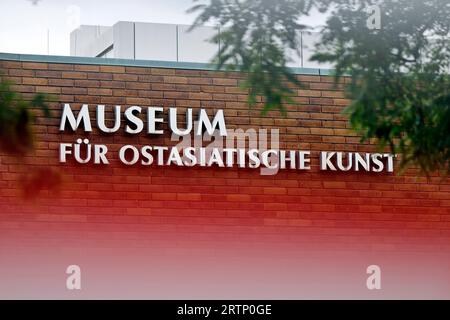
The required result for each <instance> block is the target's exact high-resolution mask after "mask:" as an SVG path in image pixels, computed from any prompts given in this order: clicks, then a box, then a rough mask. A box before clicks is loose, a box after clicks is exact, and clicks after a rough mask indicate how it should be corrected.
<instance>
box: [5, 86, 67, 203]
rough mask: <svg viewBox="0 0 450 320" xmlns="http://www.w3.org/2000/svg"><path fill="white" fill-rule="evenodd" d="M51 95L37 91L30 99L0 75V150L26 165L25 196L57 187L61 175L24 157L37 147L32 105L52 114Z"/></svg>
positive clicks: (22, 184)
mask: <svg viewBox="0 0 450 320" xmlns="http://www.w3.org/2000/svg"><path fill="white" fill-rule="evenodd" d="M50 99H51V97H50V96H48V95H45V94H43V93H38V94H36V95H34V96H33V98H32V99H31V100H25V99H24V98H23V97H22V95H20V94H19V93H17V92H15V91H14V90H13V89H12V83H11V82H9V81H7V80H5V79H4V78H3V77H0V151H1V152H2V153H3V154H11V155H13V156H16V157H17V159H18V160H17V164H16V165H18V166H20V165H25V166H27V170H25V174H24V176H23V177H22V180H21V181H19V182H20V183H21V186H22V191H23V194H24V196H25V198H35V197H37V195H39V193H40V192H41V190H43V189H47V190H51V191H53V192H54V191H57V187H58V186H59V184H60V183H61V176H60V174H59V172H57V171H56V170H55V169H53V168H49V167H41V166H30V165H26V164H23V163H22V162H21V159H22V157H23V156H25V155H26V153H27V152H29V151H32V150H33V147H34V139H33V130H32V124H33V118H34V116H33V109H37V110H42V111H43V112H44V115H45V116H46V117H48V116H50V110H49V108H48V104H47V101H49V100H50Z"/></svg>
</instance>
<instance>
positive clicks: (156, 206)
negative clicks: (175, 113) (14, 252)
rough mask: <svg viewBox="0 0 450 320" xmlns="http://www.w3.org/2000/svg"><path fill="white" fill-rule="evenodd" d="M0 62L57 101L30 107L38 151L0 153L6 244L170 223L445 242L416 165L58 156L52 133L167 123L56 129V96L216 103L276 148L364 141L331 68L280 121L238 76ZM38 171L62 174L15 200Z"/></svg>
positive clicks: (446, 217)
mask: <svg viewBox="0 0 450 320" xmlns="http://www.w3.org/2000/svg"><path fill="white" fill-rule="evenodd" d="M0 68H1V69H2V70H3V73H4V74H6V75H7V77H8V78H9V79H10V80H12V81H13V82H14V83H15V84H16V85H14V89H15V90H17V91H19V92H21V93H23V95H24V97H25V98H30V97H32V96H33V94H35V93H37V92H45V93H49V94H51V95H53V97H54V98H55V99H56V102H52V103H51V109H52V111H53V112H52V116H51V118H45V117H43V116H42V114H41V113H39V112H38V114H37V116H36V125H35V126H34V131H35V138H36V143H35V151H33V152H30V153H29V154H28V155H26V156H25V157H20V158H18V157H14V156H11V155H7V154H1V155H0V187H1V190H0V208H1V209H0V212H1V214H0V233H1V234H2V236H1V237H2V239H3V241H4V242H3V243H6V242H7V241H8V239H13V238H14V239H16V237H20V238H21V239H22V241H23V242H22V243H29V244H31V243H33V244H35V243H37V242H39V240H40V239H41V238H45V232H50V231H51V232H54V234H56V235H61V236H64V237H68V238H70V239H71V240H73V241H74V242H76V241H79V240H81V241H82V240H86V239H96V240H97V243H99V244H100V243H101V241H106V240H105V239H108V241H112V242H114V241H117V243H122V244H123V241H125V239H128V240H130V243H138V242H139V241H137V240H136V239H141V240H142V238H143V237H144V238H145V239H148V238H151V237H153V240H155V239H159V240H160V241H163V239H164V238H163V236H162V235H163V234H165V233H166V232H174V233H186V234H189V235H190V239H196V237H198V238H199V239H206V240H208V239H218V240H221V239H225V238H226V239H228V240H229V239H232V238H233V234H240V235H241V236H246V237H247V238H248V239H249V240H253V241H259V240H260V238H262V237H263V236H264V237H267V238H265V239H271V241H277V239H278V240H279V239H283V237H287V235H289V236H290V237H291V238H290V241H292V242H295V241H294V240H295V239H297V238H296V237H298V238H301V239H303V240H304V239H305V237H306V238H307V239H308V245H309V246H315V245H318V244H320V243H321V242H322V240H324V239H328V238H329V237H330V236H333V237H335V238H334V239H340V240H342V242H343V243H346V244H348V245H351V246H354V247H356V248H360V247H361V248H363V247H364V248H366V247H370V248H375V249H376V248H379V249H386V248H388V249H389V248H393V247H395V246H396V245H397V244H402V245H405V246H408V245H412V244H414V245H415V248H417V246H420V245H421V244H423V245H424V246H425V245H427V246H428V247H427V248H433V249H435V250H438V251H440V250H443V248H448V243H449V242H448V237H450V183H449V182H450V181H449V179H448V178H447V179H442V178H441V177H437V176H433V177H429V178H427V177H424V176H420V177H416V171H415V170H409V171H407V172H406V173H404V174H402V175H397V174H388V173H386V172H383V173H380V174H371V173H362V172H360V173H355V172H321V171H319V170H318V168H317V159H315V158H313V160H312V162H313V164H316V165H315V166H313V168H312V170H311V171H295V170H282V171H280V172H279V173H278V174H277V175H275V176H261V175H260V174H259V170H251V169H236V168H232V169H230V168H198V167H197V168H186V167H185V168H178V167H157V166H152V167H150V168H149V167H141V166H133V167H126V166H124V165H122V164H120V163H119V161H118V160H117V156H114V157H110V158H112V159H111V160H112V163H111V164H110V165H109V166H86V165H79V164H75V163H73V162H69V163H68V164H59V160H58V148H59V143H61V142H71V143H73V142H74V141H75V139H76V138H77V137H84V136H88V137H89V138H90V140H91V142H92V143H105V144H107V145H108V146H109V148H110V152H113V153H114V152H117V150H118V148H119V147H120V146H122V145H124V144H133V145H145V144H148V145H170V144H171V142H170V140H169V138H170V137H169V134H168V133H166V134H165V135H164V136H163V137H154V136H153V137H149V136H147V135H146V134H144V133H142V134H139V135H134V136H127V135H125V134H124V133H123V130H121V131H119V132H118V133H115V134H110V135H107V134H101V133H99V132H98V131H96V129H95V126H94V132H93V133H91V134H90V135H87V134H85V133H84V132H83V131H79V132H77V133H74V134H71V133H68V132H65V133H60V132H59V128H58V126H59V120H60V116H61V109H62V104H63V103H70V104H71V105H72V107H73V109H74V110H78V109H79V108H80V106H81V104H84V103H87V104H90V105H91V106H92V110H93V111H95V106H96V104H106V105H109V106H111V105H116V104H117V105H122V106H125V107H126V106H131V105H139V106H142V107H146V106H163V107H166V108H167V107H171V106H176V107H178V108H179V111H182V110H183V108H186V107H192V108H194V109H197V108H200V107H203V108H206V109H208V110H209V111H208V112H209V114H210V115H211V114H212V111H214V110H217V109H223V110H224V112H225V117H226V123H227V126H228V127H230V128H242V129H246V128H255V129H258V128H267V129H271V128H274V129H279V130H280V140H281V141H280V142H281V146H280V147H281V148H282V149H288V150H290V149H293V150H311V151H313V152H317V151H360V152H371V151H374V150H375V149H374V146H371V145H369V144H362V143H360V141H359V137H358V136H357V135H355V133H354V132H352V131H351V130H349V125H348V122H347V119H346V117H345V116H344V115H343V114H341V111H342V110H343V109H344V108H345V106H346V105H348V103H349V102H348V101H347V100H346V99H344V98H343V92H342V88H341V87H338V88H337V89H335V88H334V87H333V84H332V81H333V79H332V78H331V77H328V76H311V75H299V79H300V80H302V81H303V83H304V85H305V88H304V89H301V90H297V95H296V96H295V97H294V98H293V103H292V104H289V105H287V106H286V107H287V116H286V117H283V116H281V115H280V114H279V113H278V112H270V113H269V114H267V115H266V116H262V115H261V113H260V110H261V106H260V105H258V106H256V107H255V108H254V109H250V108H249V107H248V105H247V104H246V99H247V97H246V95H245V92H243V91H242V90H240V89H239V88H238V84H239V82H240V81H242V75H241V74H238V73H230V74H227V73H224V72H213V71H202V70H184V69H168V68H150V67H128V66H109V65H81V64H67V63H66V64H53V63H31V62H18V61H0ZM210 111H211V112H210ZM180 113H181V112H180ZM92 118H93V119H95V114H94V113H93V114H92ZM166 132H168V131H166ZM39 167H47V168H48V167H51V168H54V169H55V170H57V171H58V172H59V173H60V175H61V178H62V184H61V185H60V187H59V190H58V192H53V191H51V192H49V191H46V190H43V191H41V192H40V194H39V195H38V197H37V198H35V199H28V200H25V199H23V197H22V193H23V190H22V187H21V184H20V181H21V180H23V179H26V177H27V174H29V173H30V172H31V171H32V170H31V168H39ZM30 230H33V232H31V231H30ZM100 231H104V233H101V232H100ZM100 234H106V235H107V236H101V235H100ZM156 234H158V236H156ZM9 236H11V238H8V237H9ZM55 239H56V240H55V241H57V237H56V238H55ZM424 239H425V240H424ZM27 240H28V242H27ZM139 243H140V244H142V241H140V242H139ZM152 243H153V242H152ZM328 245H330V246H332V245H333V244H330V243H328Z"/></svg>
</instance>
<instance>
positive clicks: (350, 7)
mask: <svg viewBox="0 0 450 320" xmlns="http://www.w3.org/2000/svg"><path fill="white" fill-rule="evenodd" d="M194 2H198V1H196V0H194ZM373 4H376V5H378V8H380V12H381V26H380V27H381V28H380V29H379V30H370V29H369V28H368V27H367V21H368V19H370V16H371V14H372V13H371V12H370V11H368V9H370V8H371V5H373ZM312 10H318V11H320V12H324V13H327V17H328V18H327V21H326V23H325V25H324V26H323V27H322V28H321V34H322V39H321V42H320V43H319V44H318V45H317V47H316V52H315V54H314V56H313V57H312V60H314V61H318V62H330V63H332V64H334V65H335V70H336V72H335V76H336V83H337V82H338V80H339V78H340V77H341V76H344V75H346V76H350V77H351V82H350V83H349V84H348V85H346V92H347V95H348V98H349V99H351V100H352V103H351V105H350V106H349V107H348V108H347V109H346V112H347V113H348V115H349V118H350V122H351V124H352V126H353V128H354V129H356V130H357V131H358V132H359V133H360V134H361V135H362V137H363V140H367V139H371V138H377V139H378V140H377V141H379V144H380V147H385V146H389V147H390V148H391V151H392V152H393V153H396V154H401V155H402V157H401V158H402V163H401V164H402V166H403V167H405V166H406V165H409V164H414V165H418V166H419V167H420V168H421V169H422V170H423V171H424V172H425V173H430V172H433V171H436V170H443V171H444V172H445V173H446V174H448V173H450V163H449V159H450V92H449V88H450V78H449V70H450V42H449V41H450V18H449V17H450V2H449V1H448V0H385V1H375V2H374V1H369V0H359V1H358V0H211V1H209V3H208V4H197V5H195V6H194V7H192V8H191V9H190V12H199V14H198V16H197V19H196V21H195V24H194V27H195V26H198V25H202V24H205V23H208V22H214V23H217V24H219V25H220V26H221V33H220V34H219V35H217V36H216V37H215V38H213V39H212V41H213V42H216V43H220V52H219V53H218V54H217V56H216V57H215V62H217V63H218V66H219V68H226V69H231V70H234V69H239V70H241V71H244V72H248V77H247V79H246V82H245V86H246V87H248V88H250V93H251V94H250V97H249V102H250V103H251V104H254V103H255V101H257V100H256V99H257V97H258V96H262V97H264V98H265V106H264V109H263V112H266V111H268V110H271V109H275V108H278V109H280V110H282V111H283V110H285V108H286V106H284V105H283V104H284V103H285V102H289V96H290V94H291V93H292V87H293V85H295V86H298V85H299V83H298V81H297V79H296V77H295V76H294V75H292V74H291V72H290V69H289V68H287V67H286V63H287V61H288V58H287V53H286V52H287V51H286V49H290V50H297V49H298V48H299V47H300V46H299V43H298V37H297V36H296V35H297V33H298V32H299V31H305V30H308V27H307V26H305V25H303V24H301V23H300V22H301V21H302V17H305V16H306V15H308V14H309V13H311V12H312Z"/></svg>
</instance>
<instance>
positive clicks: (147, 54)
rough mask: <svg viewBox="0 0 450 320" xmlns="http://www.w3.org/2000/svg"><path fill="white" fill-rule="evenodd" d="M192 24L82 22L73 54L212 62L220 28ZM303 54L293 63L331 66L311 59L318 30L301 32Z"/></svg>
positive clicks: (72, 44)
mask: <svg viewBox="0 0 450 320" xmlns="http://www.w3.org/2000/svg"><path fill="white" fill-rule="evenodd" d="M189 27H190V26H188V25H175V24H161V23H144V22H128V21H119V22H117V23H116V24H114V25H113V26H112V27H108V26H89V25H82V26H80V27H79V28H78V29H76V30H74V31H73V32H72V33H71V35H70V55H71V56H78V57H105V58H119V59H133V60H157V61H179V62H199V63H208V62H210V60H211V58H212V57H213V56H214V55H215V54H216V53H217V52H218V50H219V45H220V44H213V43H211V42H209V41H207V40H208V39H210V38H212V37H213V36H214V35H215V34H217V32H220V30H219V28H214V27H198V28H195V29H194V30H192V31H190V32H189V31H188V29H189ZM299 37H300V39H301V44H302V45H301V48H299V51H300V55H298V54H297V53H295V52H290V51H289V52H290V54H289V56H290V58H291V60H292V61H291V62H290V63H289V66H290V67H305V68H319V67H320V68H330V67H331V66H329V65H325V64H320V65H319V64H317V63H316V62H310V61H309V57H310V56H311V51H312V50H311V49H312V48H313V45H314V42H315V41H317V39H318V34H307V33H299Z"/></svg>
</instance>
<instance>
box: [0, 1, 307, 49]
mask: <svg viewBox="0 0 450 320" xmlns="http://www.w3.org/2000/svg"><path fill="white" fill-rule="evenodd" d="M204 1H205V0H204ZM33 2H37V4H36V5H33ZM192 3H193V2H192V0H0V12H1V16H0V52H9V53H30V54H47V53H49V54H52V55H69V53H70V32H71V31H72V30H74V29H75V28H77V26H78V25H80V24H88V25H106V26H110V25H113V24H114V23H116V22H117V21H139V22H160V23H174V24H190V23H192V21H193V20H194V18H195V16H194V15H192V14H190V15H188V14H186V10H187V9H188V8H190V7H191V6H192ZM308 20H309V19H308ZM311 20H312V21H314V20H315V19H314V18H313V19H311ZM48 34H49V40H50V41H49V50H48V48H47V35H48ZM48 51H49V52H48Z"/></svg>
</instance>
